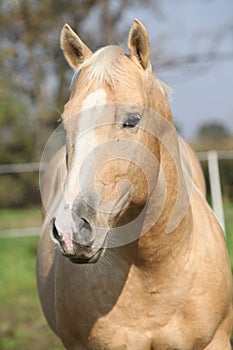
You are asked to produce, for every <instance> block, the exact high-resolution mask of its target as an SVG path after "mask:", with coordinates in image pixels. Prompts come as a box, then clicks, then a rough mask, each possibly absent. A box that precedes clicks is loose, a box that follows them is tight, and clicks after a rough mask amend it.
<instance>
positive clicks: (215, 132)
mask: <svg viewBox="0 0 233 350" xmlns="http://www.w3.org/2000/svg"><path fill="white" fill-rule="evenodd" d="M229 136H230V135H229V132H228V130H227V129H226V128H225V126H224V125H223V124H220V123H218V122H214V123H207V124H204V125H202V126H201V127H200V128H199V130H198V138H200V139H202V140H205V139H208V140H213V141H217V142H218V141H220V140H223V139H225V138H228V137H229Z"/></svg>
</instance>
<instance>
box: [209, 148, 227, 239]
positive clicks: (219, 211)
mask: <svg viewBox="0 0 233 350" xmlns="http://www.w3.org/2000/svg"><path fill="white" fill-rule="evenodd" d="M207 160H208V170H209V179H210V191H211V198H212V205H213V210H214V212H215V214H216V217H217V219H218V220H219V223H220V225H221V226H222V229H223V232H224V235H225V237H226V231H225V220H224V212H223V203H222V191H221V183H220V175H219V166H218V153H217V152H216V151H209V152H207Z"/></svg>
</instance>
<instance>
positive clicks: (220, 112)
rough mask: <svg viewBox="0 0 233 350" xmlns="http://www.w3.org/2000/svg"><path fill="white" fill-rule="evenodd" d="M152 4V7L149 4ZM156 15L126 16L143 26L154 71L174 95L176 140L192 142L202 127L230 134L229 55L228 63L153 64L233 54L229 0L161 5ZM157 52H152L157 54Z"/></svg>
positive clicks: (232, 74)
mask: <svg viewBox="0 0 233 350" xmlns="http://www.w3.org/2000/svg"><path fill="white" fill-rule="evenodd" d="M152 3H153V2H152ZM161 4H162V5H161V7H160V9H156V7H155V6H153V4H152V5H151V6H143V8H142V7H141V6H139V8H134V9H130V10H128V11H127V12H126V14H125V18H124V24H125V25H128V26H129V23H131V22H132V21H133V18H134V17H137V18H138V19H139V20H141V21H142V22H143V23H144V25H145V26H146V28H147V30H148V33H149V37H150V40H151V48H152V61H153V67H154V70H155V71H156V73H157V75H158V77H159V78H160V79H162V80H164V81H165V82H166V84H168V85H169V86H170V87H171V88H172V89H173V91H174V94H173V101H172V103H171V108H172V111H173V115H174V118H175V122H176V124H177V125H178V127H179V129H180V130H181V134H182V135H183V136H184V137H185V138H187V139H193V138H195V135H196V134H197V131H198V128H199V127H200V126H201V125H202V124H205V123H210V122H216V121H217V122H220V123H221V122H222V123H223V124H224V125H225V126H226V127H227V128H228V130H230V131H231V132H232V133H233V89H232V86H233V54H232V56H231V59H230V60H222V61H218V62H216V61H215V62H207V63H202V64H197V65H185V66H183V67H179V68H171V69H165V68H162V67H160V65H159V64H158V62H156V53H157V56H158V59H159V60H162V59H163V58H165V59H166V58H176V57H180V56H183V55H186V54H189V53H199V54H202V53H206V52H209V51H213V50H214V51H217V52H231V53H233V1H232V0H202V1H201V0H175V1H171V0H163V1H161ZM156 50H157V51H156Z"/></svg>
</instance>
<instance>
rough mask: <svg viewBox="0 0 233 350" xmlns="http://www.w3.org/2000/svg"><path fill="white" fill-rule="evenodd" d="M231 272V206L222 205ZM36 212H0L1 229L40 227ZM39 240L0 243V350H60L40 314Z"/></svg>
mask: <svg viewBox="0 0 233 350" xmlns="http://www.w3.org/2000/svg"><path fill="white" fill-rule="evenodd" d="M225 216H226V227H227V245H228V250H229V253H230V258H231V264H232V268H233V204H229V203H228V204H226V205H225ZM40 223H41V215H40V210H39V209H38V208H34V209H30V210H29V211H28V210H3V211H0V228H6V227H25V226H39V225H40ZM37 242H38V238H37V237H26V238H14V239H13V238H11V239H1V240H0V256H1V263H0V350H16V349H17V350H32V349H33V350H45V349H48V350H62V349H64V348H63V346H62V344H61V343H60V341H59V340H58V339H57V337H56V336H55V335H53V333H52V332H51V331H50V330H49V327H48V326H47V325H46V322H45V320H44V318H43V315H42V313H41V310H40V305H39V301H38V296H37V290H36V280H35V264H36V261H35V256H36V247H37Z"/></svg>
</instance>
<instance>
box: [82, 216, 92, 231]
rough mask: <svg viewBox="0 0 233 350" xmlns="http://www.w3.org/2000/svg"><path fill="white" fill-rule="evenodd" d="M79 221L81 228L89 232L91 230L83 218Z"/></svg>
mask: <svg viewBox="0 0 233 350" xmlns="http://www.w3.org/2000/svg"><path fill="white" fill-rule="evenodd" d="M81 220H82V221H83V224H82V228H83V229H86V230H88V231H90V232H91V231H92V229H91V225H90V224H89V222H88V221H87V220H86V219H84V218H81Z"/></svg>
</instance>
